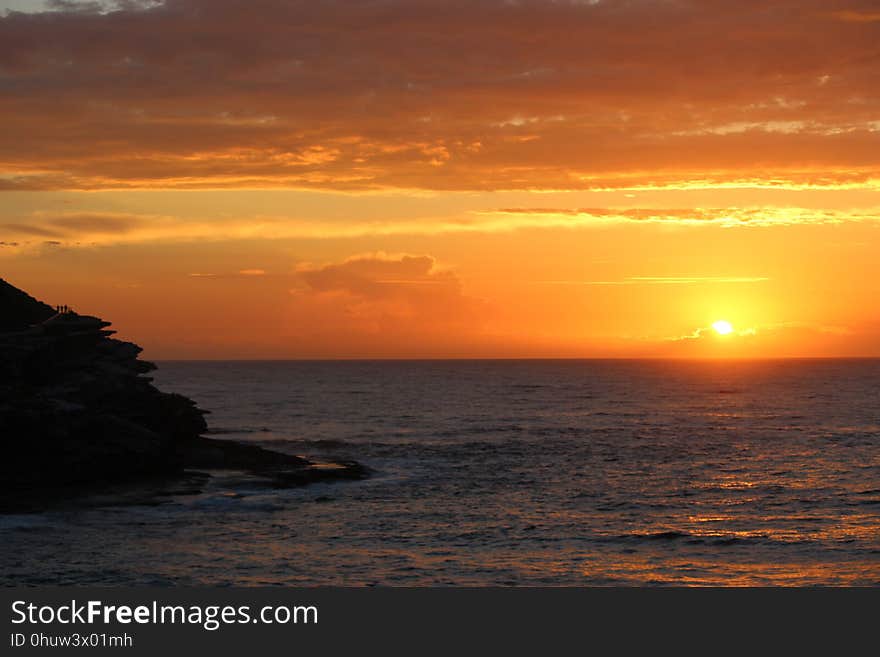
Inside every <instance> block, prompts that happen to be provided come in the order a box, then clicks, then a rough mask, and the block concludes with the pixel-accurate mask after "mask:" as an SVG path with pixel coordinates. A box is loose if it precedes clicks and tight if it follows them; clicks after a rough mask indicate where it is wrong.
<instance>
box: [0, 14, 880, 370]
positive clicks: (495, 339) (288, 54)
mask: <svg viewBox="0 0 880 657" xmlns="http://www.w3.org/2000/svg"><path fill="white" fill-rule="evenodd" d="M3 9H9V10H13V9H15V10H26V11H21V12H19V11H9V12H7V13H6V15H5V17H2V16H3V11H2V10H3ZM41 9H44V10H46V11H41ZM0 122H2V125H3V130H2V131H0V276H2V277H3V278H5V279H7V280H9V281H10V282H12V283H13V284H16V285H18V286H20V287H23V288H25V289H27V290H28V291H29V292H31V293H32V294H34V295H36V296H38V297H40V298H42V299H44V300H45V301H47V302H49V303H53V304H54V303H67V304H69V305H71V306H73V307H74V308H76V309H77V310H79V311H80V312H87V313H93V314H97V315H100V316H102V317H105V318H107V319H109V320H112V321H113V322H114V324H115V327H116V328H117V329H118V330H119V331H120V335H121V337H124V338H127V339H132V340H134V341H136V342H138V343H139V344H141V345H142V346H144V347H145V349H146V355H147V356H148V357H152V358H295V357H321V358H324V357H331V358H333V357H481V356H485V357H519V356H528V357H568V356H573V357H581V356H587V357H603V356H608V357H643V356H674V357H729V356H737V357H739V356H747V357H750V356H880V309H878V306H877V303H876V300H877V299H878V298H880V258H878V246H880V239H878V237H880V13H878V9H877V3H876V1H875V0H870V1H869V0H857V1H842V2H827V1H819V0H798V1H794V0H787V1H783V0H766V1H761V2H758V1H752V0H745V1H742V2H735V3H734V2H722V1H720V0H719V1H717V2H716V1H713V0H707V1H702V2H696V1H690V2H689V1H686V0H681V1H671V0H669V1H666V0H580V1H575V0H571V1H563V0H560V1H556V2H553V1H551V0H544V1H527V0H522V1H518V2H505V1H502V0H492V1H488V0H468V1H467V2H465V1H463V0H462V1H454V0H453V1H450V0H444V1H442V2H440V1H434V0H428V1H422V2H412V1H407V2H404V1H403V0H389V1H387V2H376V3H373V2H370V3H364V2H317V1H309V2H305V1H303V2H297V1H284V2H282V1H281V0H252V1H251V2H247V3H242V2H232V1H231V0H167V1H166V2H164V3H163V2H158V1H137V0H127V1H126V2H92V3H76V2H54V3H53V2H39V1H38V0H17V2H9V3H6V4H4V2H3V0H0ZM719 319H725V320H728V321H730V322H731V323H732V324H733V327H734V332H733V333H732V334H730V335H727V336H720V335H718V334H717V332H715V331H713V330H712V329H711V328H709V327H710V326H711V324H712V323H713V322H715V321H717V320H719Z"/></svg>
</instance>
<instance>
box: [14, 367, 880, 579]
mask: <svg viewBox="0 0 880 657" xmlns="http://www.w3.org/2000/svg"><path fill="white" fill-rule="evenodd" d="M159 365H160V368H159V370H158V371H157V372H156V373H155V379H156V384H157V385H158V386H159V387H160V388H161V389H163V390H166V391H173V392H179V393H182V394H185V395H187V396H189V397H192V398H193V399H195V400H196V401H197V402H198V403H199V405H200V406H201V407H202V408H204V409H206V410H210V411H211V415H210V416H208V421H209V425H210V426H211V432H212V434H213V435H214V436H215V437H218V438H225V439H230V440H239V441H246V442H253V443H258V444H260V445H263V446H266V447H271V448H274V449H278V450H283V451H286V452H290V453H293V454H299V455H303V456H306V457H308V458H312V459H316V460H322V461H331V460H334V459H353V460H356V461H359V462H361V463H363V464H365V465H366V466H368V467H369V468H371V470H372V476H371V477H369V478H368V479H365V480H363V481H355V482H351V481H342V482H333V483H320V484H314V485H311V486H308V487H304V488H298V489H290V490H268V489H265V488H260V487H258V486H255V485H254V484H253V482H252V481H250V480H249V479H248V477H246V476H241V475H239V474H237V473H230V472H218V473H214V476H213V477H212V478H211V479H210V480H208V482H207V483H206V484H205V486H204V487H203V489H202V492H201V493H199V494H196V495H185V494H171V495H168V496H167V498H166V499H165V501H164V503H162V504H153V505H134V506H114V505H109V504H108V505H104V506H97V507H83V508H79V507H77V506H75V505H73V506H70V507H66V508H64V509H62V510H55V511H50V512H46V513H37V514H26V515H6V516H0V537H2V544H3V550H2V553H0V580H2V583H3V584H6V585H9V584H101V585H134V584H153V585H175V584H180V585H184V584H185V585H357V586H362V585H380V586H409V585H418V586H434V585H475V586H488V585H501V586H508V585H510V586H513V585H518V586H547V585H549V586H556V585H566V586H571V585H623V586H633V585H669V584H672V585H720V586H729V585H878V584H880V360H779V361H591V360H555V361H552V360H550V361H491V360H490V361H478V360H474V361H336V362H317V361H315V362H306V361H294V362H163V363H160V364H159Z"/></svg>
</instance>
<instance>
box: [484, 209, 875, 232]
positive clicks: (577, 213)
mask: <svg viewBox="0 0 880 657" xmlns="http://www.w3.org/2000/svg"><path fill="white" fill-rule="evenodd" d="M479 214H481V215H485V216H487V217H489V218H492V217H495V218H496V219H497V220H498V221H499V222H500V223H501V224H502V225H503V219H504V218H508V220H509V225H510V226H516V227H527V226H548V227H549V226H558V227H571V228H576V227H579V226H586V225H601V224H613V223H654V224H675V225H683V226H709V225H715V226H721V227H724V228H734V227H769V226H793V225H822V224H841V223H845V222H877V221H880V209H866V210H858V211H855V210H852V211H850V210H832V209H822V210H817V209H812V208H797V207H732V208H627V209H609V208H502V209H498V210H490V211H486V212H481V213H479ZM487 224H491V221H487Z"/></svg>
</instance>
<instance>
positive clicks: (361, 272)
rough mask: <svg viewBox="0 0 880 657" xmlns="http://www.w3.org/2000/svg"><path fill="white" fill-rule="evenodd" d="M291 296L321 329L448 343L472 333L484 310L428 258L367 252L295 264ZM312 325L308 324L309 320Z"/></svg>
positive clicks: (452, 277) (477, 325) (448, 273)
mask: <svg viewBox="0 0 880 657" xmlns="http://www.w3.org/2000/svg"><path fill="white" fill-rule="evenodd" d="M297 277H298V278H299V280H300V281H301V282H302V287H300V288H298V289H295V290H293V291H292V294H293V295H294V297H295V298H296V299H297V302H298V303H300V304H305V305H306V306H307V307H308V308H310V309H311V310H310V311H309V313H308V314H309V315H310V316H311V317H312V318H313V317H314V315H315V314H316V313H317V315H318V316H320V317H323V318H324V319H325V320H327V319H330V318H333V321H331V322H329V323H328V322H326V321H318V322H317V325H320V326H322V327H323V328H322V330H332V328H331V327H332V326H334V325H335V326H337V327H344V328H343V330H346V331H349V332H355V333H367V334H373V335H385V336H388V337H391V336H394V335H417V336H421V337H419V340H422V339H423V338H424V336H428V338H429V339H430V338H431V337H432V336H433V337H434V338H438V337H439V338H441V339H443V340H445V339H447V338H448V337H449V336H450V334H459V333H461V332H469V331H473V330H477V329H478V328H479V326H480V325H481V323H482V319H483V318H484V316H485V311H486V310H487V307H486V305H485V303H484V302H482V301H479V300H477V299H473V298H471V297H468V296H466V295H465V294H464V293H463V292H462V286H461V282H460V281H459V279H458V277H457V276H456V275H455V274H454V272H452V271H449V270H444V269H441V268H438V267H437V265H436V262H435V260H434V258H433V257H431V256H428V255H406V254H403V255H389V254H385V253H381V252H380V253H371V254H362V255H357V256H353V257H351V258H349V259H347V260H345V261H343V262H339V263H329V264H325V265H321V266H314V265H307V264H306V265H300V266H299V267H298V269H297ZM312 321H313V320H312Z"/></svg>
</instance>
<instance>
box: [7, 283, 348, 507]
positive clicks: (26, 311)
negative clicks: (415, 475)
mask: <svg viewBox="0 0 880 657" xmlns="http://www.w3.org/2000/svg"><path fill="white" fill-rule="evenodd" d="M108 326H110V323H109V322H105V321H103V320H101V319H99V318H97V317H89V316H84V315H79V314H77V313H76V312H74V311H72V310H71V309H70V308H69V307H67V306H56V307H55V308H52V307H51V306H49V305H47V304H45V303H42V302H41V301H38V300H36V299H34V298H33V297H31V296H29V295H28V294H26V293H25V292H23V291H21V290H19V289H17V288H16V287H14V286H12V285H10V284H9V283H7V282H6V281H4V280H3V279H0V441H2V442H0V454H2V456H0V511H17V510H29V509H35V508H40V507H44V506H46V505H49V504H52V503H54V502H57V501H59V500H65V499H69V498H71V497H72V496H75V495H94V494H95V493H96V492H97V491H104V492H105V498H104V499H105V501H111V502H112V501H113V500H112V494H111V495H110V498H111V499H109V500H108V499H106V497H107V494H106V491H120V493H119V496H120V498H122V497H124V494H123V493H122V492H121V491H122V490H123V489H122V488H120V487H119V485H120V484H129V483H135V484H138V485H140V484H141V483H144V482H155V481H162V482H164V484H165V485H166V486H167V485H170V486H172V487H174V490H175V492H198V489H199V486H198V482H199V481H203V480H204V478H205V477H207V475H205V474H203V473H193V472H191V471H190V470H189V469H192V468H202V469H208V470H210V469H231V470H243V471H247V472H248V473H249V474H252V475H255V477H256V478H257V479H258V480H260V481H262V482H264V483H265V484H266V485H268V486H273V487H290V486H298V485H302V484H306V483H309V482H313V481H316V480H323V479H328V478H343V479H357V478H361V477H363V476H365V470H364V468H362V467H361V466H360V465H358V464H357V463H352V462H345V463H338V464H330V467H327V465H326V464H325V465H323V466H316V465H314V464H312V463H310V462H309V461H307V460H305V459H302V458H299V457H296V456H292V455H288V454H282V453H280V452H274V451H270V450H266V449H262V448H260V447H257V446H254V445H244V444H240V443H236V442H232V441H229V440H217V439H211V438H205V437H204V436H202V434H203V433H205V432H206V430H207V428H208V427H207V424H206V422H205V418H204V416H205V413H206V411H202V410H200V409H199V408H197V407H196V404H195V403H194V402H193V401H192V400H190V399H188V398H186V397H184V396H182V395H178V394H174V393H167V392H162V391H160V390H158V389H157V388H156V387H155V386H154V385H153V384H152V379H150V378H149V377H147V376H144V375H145V374H146V373H148V372H150V371H151V370H153V369H155V367H156V366H155V365H153V364H152V363H149V362H146V361H143V360H140V359H139V358H138V356H139V354H140V352H141V348H140V347H139V346H137V345H136V344H133V343H131V342H123V341H121V340H116V339H114V338H112V337H111V335H112V334H113V333H114V331H111V330H108V328H107V327H108ZM181 482H185V484H186V485H185V486H183V487H182V488H181V485H180V484H181ZM141 490H143V489H141ZM123 501H124V500H123Z"/></svg>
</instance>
